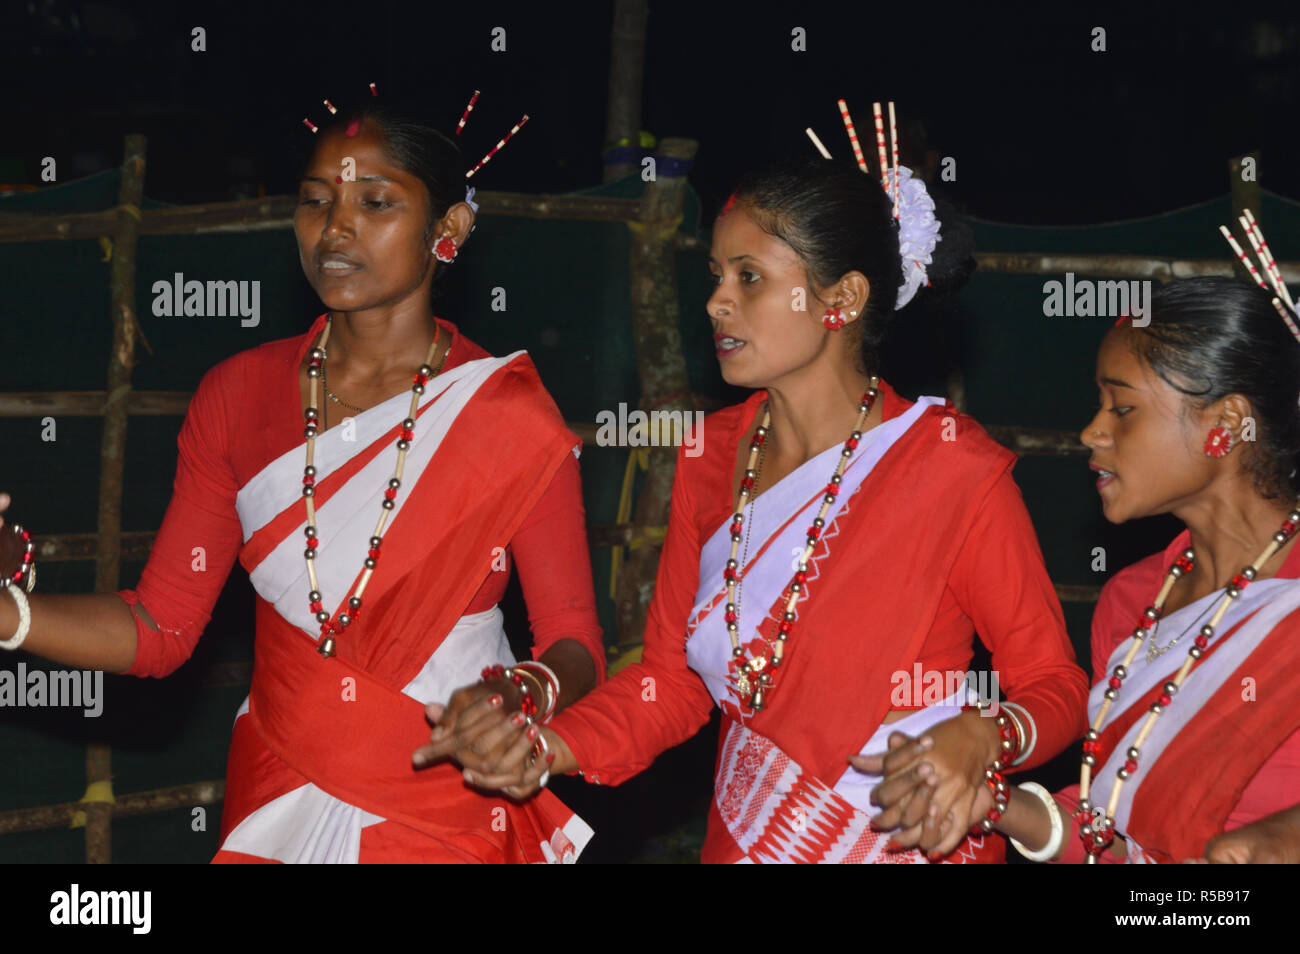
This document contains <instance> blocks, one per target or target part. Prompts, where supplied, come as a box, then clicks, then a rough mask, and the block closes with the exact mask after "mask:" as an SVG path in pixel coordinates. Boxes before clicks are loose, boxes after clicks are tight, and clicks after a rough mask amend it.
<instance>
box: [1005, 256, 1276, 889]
mask: <svg viewBox="0 0 1300 954" xmlns="http://www.w3.org/2000/svg"><path fill="white" fill-rule="evenodd" d="M1097 384H1098V388H1099V390H1100V392H1101V396H1102V407H1101V408H1100V410H1099V411H1098V413H1097V415H1096V417H1094V418H1093V420H1092V421H1091V422H1090V423H1089V425H1088V427H1087V428H1086V429H1085V430H1084V431H1083V434H1082V435H1081V436H1082V439H1083V442H1084V444H1086V445H1087V446H1088V447H1089V449H1090V450H1091V451H1092V461H1091V465H1092V469H1093V470H1094V471H1096V472H1097V473H1098V477H1099V479H1098V481H1097V487H1098V492H1099V493H1100V495H1101V499H1102V506H1103V508H1104V510H1105V514H1106V518H1107V519H1108V520H1110V521H1111V522H1114V523H1121V522H1123V521H1126V520H1131V519H1136V518H1138V517H1143V516H1148V515H1152V514H1157V513H1173V514H1174V515H1175V516H1177V517H1178V518H1179V519H1181V520H1182V521H1183V522H1184V523H1185V524H1186V525H1187V529H1185V530H1183V531H1182V532H1181V533H1180V534H1178V536H1177V537H1175V538H1174V540H1173V541H1171V542H1170V544H1169V545H1168V546H1167V547H1165V549H1164V550H1163V551H1162V552H1160V553H1155V554H1152V555H1151V556H1149V557H1147V558H1146V559H1144V560H1141V561H1139V562H1138V563H1135V564H1133V565H1132V566H1130V567H1127V568H1126V569H1124V570H1121V571H1120V572H1119V573H1117V574H1116V575H1115V577H1114V578H1113V579H1111V580H1110V581H1109V582H1107V584H1106V585H1105V587H1104V588H1103V589H1102V593H1101V598H1100V600H1099V602H1098V604H1097V609H1096V613H1095V615H1094V616H1093V623H1092V666H1093V679H1094V686H1093V690H1092V696H1091V698H1090V700H1089V723H1090V724H1092V723H1093V722H1094V721H1095V720H1096V718H1097V717H1098V715H1099V713H1100V712H1101V709H1102V706H1103V704H1104V703H1105V702H1106V701H1107V696H1108V693H1109V694H1110V695H1111V696H1113V698H1112V699H1111V701H1110V705H1109V707H1108V710H1107V712H1106V714H1105V717H1104V720H1103V722H1102V724H1101V725H1100V728H1099V731H1098V732H1097V736H1096V738H1095V739H1093V738H1091V737H1089V738H1088V739H1087V740H1086V742H1085V746H1086V749H1085V757H1087V756H1088V755H1091V758H1092V759H1093V760H1094V764H1093V765H1091V766H1090V772H1089V774H1090V779H1089V781H1090V789H1091V790H1090V792H1089V793H1088V794H1089V799H1088V801H1089V802H1090V804H1089V805H1088V806H1087V811H1086V812H1083V813H1080V812H1079V808H1080V787H1079V786H1078V785H1074V786H1071V787H1070V788H1068V789H1066V790H1065V791H1062V792H1058V793H1056V795H1055V796H1054V800H1055V803H1056V804H1055V806H1054V807H1053V806H1051V805H1050V804H1049V801H1048V799H1052V798H1053V796H1051V795H1049V794H1048V793H1047V792H1045V791H1043V792H1040V793H1037V794H1036V795H1031V794H1027V793H1025V792H1021V791H1013V794H1012V799H1011V804H1010V805H1009V807H1008V809H1007V812H1006V814H1005V816H1004V818H1003V819H1002V821H1000V822H999V825H998V827H999V828H1000V829H1001V830H1003V831H1004V832H1006V833H1007V834H1009V835H1011V836H1012V837H1013V838H1015V839H1017V840H1018V841H1020V842H1021V843H1022V844H1023V845H1024V846H1025V848H1024V849H1023V850H1025V851H1026V852H1027V853H1029V854H1031V856H1033V857H1035V860H1040V861H1065V862H1076V863H1077V862H1081V861H1083V860H1085V857H1086V855H1085V848H1084V841H1085V840H1084V838H1083V837H1081V826H1083V825H1089V826H1090V827H1091V828H1093V829H1095V831H1093V832H1092V842H1091V843H1092V846H1093V848H1092V850H1093V852H1094V853H1096V854H1097V860H1098V861H1101V862H1107V863H1115V862H1128V863H1150V862H1180V861H1187V860H1191V861H1197V860H1202V859H1208V860H1209V861H1211V862H1290V863H1300V807H1297V806H1300V708H1298V707H1297V706H1296V700H1297V698H1300V549H1297V548H1296V547H1295V544H1294V533H1295V530H1296V523H1297V518H1296V515H1295V513H1294V510H1295V508H1296V507H1297V501H1296V496H1297V491H1300V485H1297V482H1296V473H1297V471H1296V464H1297V460H1298V459H1300V407H1298V406H1297V398H1298V397H1300V343H1297V342H1296V340H1295V339H1294V338H1293V337H1292V336H1291V334H1290V333H1289V332H1288V331H1287V329H1286V327H1285V325H1284V323H1283V321H1282V320H1281V319H1280V318H1279V317H1278V315H1277V313H1276V311H1275V310H1274V308H1273V307H1272V305H1271V302H1270V298H1269V295H1268V294H1267V293H1265V292H1263V291H1261V290H1260V289H1259V288H1256V287H1252V286H1249V285H1245V284H1242V283H1238V282H1236V281H1233V280H1230V279H1219V278H1199V279H1189V280H1186V281H1180V282H1172V283H1170V284H1169V285H1166V286H1162V287H1161V288H1159V289H1158V290H1157V291H1156V292H1155V295H1154V296H1153V299H1152V307H1151V314H1150V324H1149V325H1147V326H1146V327H1134V326H1133V325H1132V324H1131V323H1128V322H1123V321H1122V322H1121V323H1120V324H1119V326H1117V327H1116V328H1114V329H1112V330H1111V331H1110V332H1109V333H1108V334H1107V336H1106V338H1105V340H1104V341H1103V343H1102V346H1101V350H1100V352H1099V353H1098V357H1097ZM1275 535H1276V536H1275ZM1270 541H1272V542H1271V543H1270ZM1266 545H1267V546H1269V548H1270V549H1273V550H1274V552H1273V553H1272V554H1271V555H1268V556H1267V557H1266V559H1264V560H1262V561H1260V562H1258V564H1257V563H1256V561H1258V560H1259V558H1260V557H1261V556H1264V555H1265V554H1266V551H1265V547H1266ZM1189 554H1190V556H1189ZM1176 561H1178V562H1181V563H1182V564H1183V567H1186V568H1185V569H1181V568H1180V570H1179V572H1178V573H1177V574H1174V577H1175V578H1174V581H1173V582H1172V583H1171V584H1169V596H1168V598H1167V600H1166V601H1165V603H1164V606H1163V613H1162V614H1161V615H1160V617H1159V620H1158V622H1155V623H1150V621H1149V620H1148V625H1147V626H1146V627H1144V630H1143V632H1141V633H1135V626H1136V623H1137V621H1138V620H1139V619H1140V618H1143V614H1144V612H1145V610H1146V609H1147V607H1150V606H1153V605H1154V603H1155V601H1156V599H1157V595H1158V593H1159V592H1160V591H1161V589H1162V583H1163V582H1164V581H1165V580H1166V575H1167V574H1169V571H1170V568H1171V567H1173V566H1174V564H1175V562H1176ZM1189 563H1190V566H1189ZM1245 567H1251V570H1250V571H1249V572H1247V571H1246V570H1245V569H1243V568H1245ZM1239 574H1240V576H1239ZM1230 585H1232V586H1235V587H1236V593H1237V595H1236V597H1235V598H1233V599H1231V600H1230V602H1228V604H1227V609H1226V612H1224V614H1223V615H1222V618H1221V619H1218V620H1215V616H1216V610H1217V608H1218V607H1219V605H1220V604H1221V603H1222V602H1223V601H1224V598H1225V589H1226V588H1227V587H1228V586H1230ZM1210 624H1212V627H1211V629H1210V631H1209V632H1208V633H1207V632H1206V631H1205V627H1207V625H1210ZM1135 640H1136V642H1137V645H1136V646H1135ZM1134 649H1136V653H1135V654H1134V655H1133V659H1132V660H1131V661H1130V662H1129V663H1128V665H1127V666H1125V665H1124V663H1125V660H1126V659H1127V657H1128V656H1129V655H1130V651H1131V650H1134ZM1189 657H1190V669H1189V671H1188V674H1187V676H1186V679H1185V681H1183V683H1182V685H1181V686H1180V687H1177V689H1176V691H1175V692H1172V693H1171V692H1169V689H1168V687H1169V686H1170V685H1171V684H1172V682H1173V680H1174V678H1175V675H1176V673H1177V672H1178V671H1179V670H1180V668H1181V667H1182V666H1183V665H1184V664H1185V663H1186V662H1188V661H1189ZM1153 706H1156V707H1158V709H1159V715H1158V717H1157V718H1156V719H1155V720H1154V723H1152V725H1151V726H1150V727H1149V728H1146V729H1144V727H1145V725H1146V723H1147V722H1148V717H1149V716H1150V715H1151V712H1152V707H1153ZM1140 736H1141V737H1140ZM1117 780H1118V784H1119V792H1118V798H1117V799H1116V800H1115V803H1114V809H1113V812H1112V811H1111V802H1112V793H1113V792H1114V789H1115V785H1116V784H1117ZM1107 815H1109V819H1108V822H1107V824H1109V826H1110V827H1111V829H1112V831H1113V838H1111V839H1110V843H1109V846H1104V845H1099V844H1098V842H1097V835H1096V831H1099V830H1101V826H1100V825H1099V824H1098V823H1099V822H1101V821H1102V820H1103V819H1105V818H1106V816H1107ZM1104 840H1105V839H1104Z"/></svg>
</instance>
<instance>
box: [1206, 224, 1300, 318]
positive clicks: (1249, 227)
mask: <svg viewBox="0 0 1300 954" xmlns="http://www.w3.org/2000/svg"><path fill="white" fill-rule="evenodd" d="M1243 212H1244V213H1245V214H1243V215H1241V216H1240V217H1238V219H1237V221H1238V222H1239V223H1240V224H1241V230H1242V232H1243V233H1245V236H1246V239H1247V241H1249V242H1250V247H1251V249H1252V250H1253V251H1254V253H1255V258H1256V259H1257V260H1258V262H1259V268H1256V267H1255V262H1252V261H1251V260H1250V259H1249V258H1248V257H1247V256H1246V252H1245V251H1244V250H1243V249H1242V247H1241V246H1240V245H1239V244H1237V240H1236V239H1235V238H1233V237H1232V232H1230V231H1229V230H1228V227H1227V226H1225V225H1220V226H1219V232H1220V233H1222V235H1223V237H1224V238H1225V239H1227V240H1228V245H1229V246H1230V247H1231V248H1232V251H1233V253H1234V254H1236V256H1237V258H1238V260H1239V261H1240V262H1241V264H1243V265H1245V266H1246V268H1247V270H1248V271H1249V272H1250V275H1251V277H1252V278H1254V279H1255V282H1256V284H1258V285H1259V287H1260V288H1262V289H1264V291H1267V292H1273V293H1274V294H1273V308H1274V310H1275V311H1276V312H1277V313H1278V314H1279V315H1281V316H1282V320H1283V321H1284V322H1286V326H1287V329H1288V330H1290V332H1291V334H1292V335H1294V336H1295V338H1296V340H1297V341H1300V326H1298V325H1297V324H1296V321H1295V316H1296V315H1297V312H1296V304H1295V301H1294V300H1293V299H1292V298H1291V292H1290V291H1289V290H1288V289H1287V287H1286V283H1285V282H1284V281H1282V271H1281V269H1279V268H1278V267H1277V262H1276V261H1275V260H1274V258H1273V253H1272V252H1270V251H1269V248H1268V242H1266V241H1264V232H1263V230H1262V229H1261V228H1260V227H1259V223H1258V222H1256V221H1255V216H1254V215H1253V214H1251V211H1250V209H1244V210H1243ZM1261 271H1263V273H1264V274H1263V275H1261V274H1260V272H1261ZM1265 276H1267V278H1268V281H1267V282H1266V281H1265V280H1264V277H1265ZM1284 302H1285V304H1283V303H1284Z"/></svg>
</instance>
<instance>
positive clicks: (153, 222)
mask: <svg viewBox="0 0 1300 954" xmlns="http://www.w3.org/2000/svg"><path fill="white" fill-rule="evenodd" d="M475 201H476V202H478V204H479V214H480V215H504V216H511V217H514V218H528V219H565V220H574V221H596V222H625V221H630V220H633V219H635V218H636V217H637V215H638V213H639V211H640V207H641V204H640V200H639V199H616V198H611V197H608V196H597V195H549V194H545V193H543V194H541V195H532V194H528V193H522V192H478V193H476V194H475ZM297 207H298V199H297V196H292V195H277V196H269V197H267V198H263V199H241V200H239V201H236V202H213V203H207V204H203V205H185V206H178V207H175V208H168V209H146V210H143V211H142V212H141V213H140V224H139V234H141V235H204V234H208V233H213V232H261V231H266V230H268V229H291V228H293V216H294V212H295V210H296V209H297ZM117 215H118V212H117V210H116V209H109V210H108V211H105V212H76V213H65V212H43V213H42V212H25V213H23V212H3V213H0V242H41V241H57V240H63V239H97V238H99V237H100V236H101V235H106V234H108V233H110V232H112V231H113V228H114V225H115V223H116V221H117Z"/></svg>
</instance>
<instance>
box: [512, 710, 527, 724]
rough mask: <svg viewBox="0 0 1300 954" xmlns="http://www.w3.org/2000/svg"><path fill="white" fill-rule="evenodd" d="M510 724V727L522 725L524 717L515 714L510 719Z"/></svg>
mask: <svg viewBox="0 0 1300 954" xmlns="http://www.w3.org/2000/svg"><path fill="white" fill-rule="evenodd" d="M510 722H511V724H512V725H523V724H524V717H523V715H522V714H521V713H518V712H516V713H515V714H514V715H512V716H511V717H510Z"/></svg>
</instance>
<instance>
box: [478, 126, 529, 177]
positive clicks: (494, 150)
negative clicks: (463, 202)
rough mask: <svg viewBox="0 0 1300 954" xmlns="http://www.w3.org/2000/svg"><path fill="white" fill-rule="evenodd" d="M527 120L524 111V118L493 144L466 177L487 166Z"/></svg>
mask: <svg viewBox="0 0 1300 954" xmlns="http://www.w3.org/2000/svg"><path fill="white" fill-rule="evenodd" d="M526 122H528V114H527V113H524V118H523V119H521V120H519V122H517V123H515V124H514V125H513V126H511V127H510V132H508V133H506V134H505V135H504V136H502V137H501V138H500V139H499V140H497V144H496V145H495V146H493V147H492V148H491V149H489V150H488V154H487V155H486V156H484V157H483V158H482V159H480V160H479V161H478V165H476V166H475V167H474V168H473V169H471V170H470V171H469V172H467V173H465V178H466V179H468V178H469V177H470V176H472V175H474V173H476V172H478V171H479V170H480V169H482V168H483V167H484V166H486V165H487V164H488V162H489V161H490V160H491V159H492V157H493V156H495V155H496V154H497V152H498V150H500V148H501V147H502V146H504V145H505V144H506V143H508V142H509V141H510V137H511V136H513V135H514V134H515V133H517V132H519V130H521V129H523V128H524V123H526Z"/></svg>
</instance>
